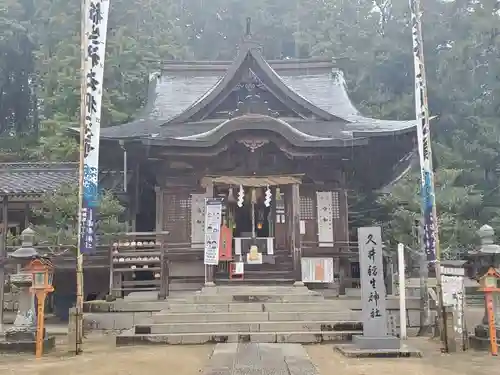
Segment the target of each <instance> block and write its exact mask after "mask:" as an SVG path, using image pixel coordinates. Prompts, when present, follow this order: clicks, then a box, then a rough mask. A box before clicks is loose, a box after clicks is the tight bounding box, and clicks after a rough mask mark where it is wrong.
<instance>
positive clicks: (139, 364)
mask: <svg viewBox="0 0 500 375" xmlns="http://www.w3.org/2000/svg"><path fill="white" fill-rule="evenodd" d="M113 342H114V340H113V339H112V338H111V337H100V338H92V339H88V340H86V342H85V347H84V353H83V354H82V355H80V356H77V357H75V356H70V355H68V354H67V353H65V349H66V348H65V345H64V343H59V345H58V347H59V348H60V349H58V350H57V351H56V352H55V353H51V354H49V355H47V356H46V357H44V358H42V359H40V360H36V359H34V357H33V356H32V355H1V356H0V375H10V374H13V375H55V374H57V375H148V374H175V375H196V374H200V373H202V370H203V367H204V366H205V363H206V361H207V360H208V358H209V356H210V354H211V353H212V351H213V346H211V345H206V346H205V345H203V346H201V345H199V346H144V347H124V348H115V347H114V343H113Z"/></svg>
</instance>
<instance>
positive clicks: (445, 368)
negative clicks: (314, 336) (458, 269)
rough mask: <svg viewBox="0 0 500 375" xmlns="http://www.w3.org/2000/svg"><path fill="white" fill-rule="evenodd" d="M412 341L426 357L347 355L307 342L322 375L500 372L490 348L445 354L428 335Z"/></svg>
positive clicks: (329, 347) (478, 373) (308, 349)
mask: <svg viewBox="0 0 500 375" xmlns="http://www.w3.org/2000/svg"><path fill="white" fill-rule="evenodd" d="M408 343H409V345H410V346H412V347H414V348H418V349H420V350H421V351H422V353H423V358H399V359H395V358H394V359H385V358H383V359H382V358H370V359H355V358H346V357H344V356H342V355H341V354H339V353H337V352H334V351H333V349H332V345H316V346H307V352H308V354H309V356H310V358H311V360H312V361H313V362H314V363H315V364H316V366H317V368H318V370H319V372H320V375H332V374H342V375H401V374H402V373H404V374H405V375H485V374H488V373H490V374H495V373H498V368H499V366H500V359H499V358H495V357H491V356H490V355H488V353H486V352H475V351H469V352H466V353H454V354H441V351H440V349H439V344H438V343H436V342H433V341H431V340H429V339H427V338H414V339H410V340H409V342H408Z"/></svg>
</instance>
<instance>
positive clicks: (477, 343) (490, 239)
mask: <svg viewBox="0 0 500 375" xmlns="http://www.w3.org/2000/svg"><path fill="white" fill-rule="evenodd" d="M477 234H478V236H479V238H480V239H481V247H480V248H479V250H478V251H477V252H476V253H475V258H476V262H477V263H478V264H477V268H478V269H479V273H480V276H482V274H484V272H486V270H487V269H488V268H489V267H494V268H496V269H498V268H500V245H497V244H495V241H494V238H495V231H494V230H493V228H492V227H490V226H489V225H483V226H482V227H481V228H479V230H478V231H477ZM493 303H494V306H495V322H496V330H497V338H500V296H499V295H494V297H493ZM471 344H472V346H473V347H474V348H475V349H489V347H490V335H489V327H488V312H487V310H486V303H485V306H484V316H483V319H482V322H481V324H478V325H477V326H476V327H475V328H474V336H473V337H471ZM498 344H499V345H500V339H499V340H498Z"/></svg>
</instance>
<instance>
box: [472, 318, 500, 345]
mask: <svg viewBox="0 0 500 375" xmlns="http://www.w3.org/2000/svg"><path fill="white" fill-rule="evenodd" d="M469 341H470V346H471V348H473V349H476V350H490V348H491V344H490V330H489V327H488V326H487V325H484V324H479V325H477V326H476V327H475V328H474V336H471V337H470V339H469ZM497 345H498V346H499V347H500V329H499V328H498V327H497Z"/></svg>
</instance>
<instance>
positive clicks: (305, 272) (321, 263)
mask: <svg viewBox="0 0 500 375" xmlns="http://www.w3.org/2000/svg"><path fill="white" fill-rule="evenodd" d="M301 268H302V282H304V283H333V258H302V259H301Z"/></svg>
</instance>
